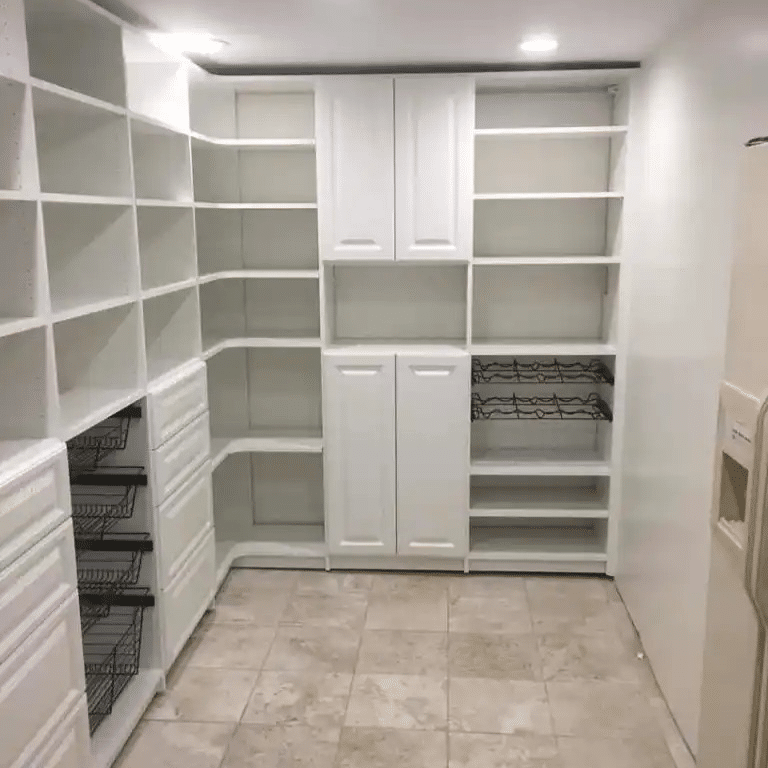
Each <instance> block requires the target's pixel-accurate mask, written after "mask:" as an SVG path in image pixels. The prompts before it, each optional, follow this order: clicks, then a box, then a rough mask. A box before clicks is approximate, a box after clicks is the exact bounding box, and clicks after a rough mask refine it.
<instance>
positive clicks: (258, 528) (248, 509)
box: [213, 453, 325, 557]
mask: <svg viewBox="0 0 768 768" xmlns="http://www.w3.org/2000/svg"><path fill="white" fill-rule="evenodd" d="M213 514H214V520H215V527H216V538H217V542H228V544H229V546H230V547H233V546H234V545H236V544H242V545H243V547H242V548H240V553H239V555H238V556H240V557H243V556H248V555H251V556H277V555H294V556H304V557H308V556H309V557H312V556H320V555H321V554H322V552H323V550H322V549H321V546H322V545H323V543H324V540H325V536H324V519H325V513H324V507H323V459H322V456H321V455H320V454H317V453H255V454H237V455H233V456H229V457H228V458H227V459H226V460H225V461H224V462H222V463H221V464H220V465H219V466H218V467H217V468H216V469H215V470H214V473H213ZM220 555H221V556H222V557H226V556H227V553H226V552H221V551H220Z"/></svg>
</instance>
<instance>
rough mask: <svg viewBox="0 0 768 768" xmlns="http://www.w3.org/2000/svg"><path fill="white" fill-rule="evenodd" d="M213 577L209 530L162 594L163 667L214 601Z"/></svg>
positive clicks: (214, 565)
mask: <svg viewBox="0 0 768 768" xmlns="http://www.w3.org/2000/svg"><path fill="white" fill-rule="evenodd" d="M215 580H216V543H215V541H214V538H213V531H211V533H210V534H208V536H206V537H205V540H204V541H203V542H202V544H201V545H200V547H199V549H198V550H196V551H195V553H194V554H193V555H192V557H191V558H190V559H189V562H188V563H187V564H186V565H185V566H184V568H183V569H182V571H181V573H179V575H178V577H177V578H176V580H175V581H174V582H173V584H171V586H170V587H168V589H166V590H165V591H164V593H163V606H162V609H163V612H164V617H165V622H164V628H165V629H164V634H165V641H164V643H163V647H164V649H165V669H166V670H168V669H169V668H170V666H171V664H173V662H174V661H175V660H176V657H177V656H178V655H179V653H180V652H181V649H182V648H183V647H184V644H185V643H186V642H187V640H188V639H189V637H190V635H191V634H192V632H193V630H194V629H195V627H196V626H197V624H198V622H199V621H200V619H201V618H202V616H203V614H204V613H205V609H206V608H207V607H208V605H209V604H210V602H211V600H213V593H214V583H215Z"/></svg>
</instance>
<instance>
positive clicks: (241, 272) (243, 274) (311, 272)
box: [200, 269, 320, 285]
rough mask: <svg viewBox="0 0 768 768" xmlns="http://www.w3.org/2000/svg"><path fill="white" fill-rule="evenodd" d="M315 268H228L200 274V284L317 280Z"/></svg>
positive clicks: (318, 273)
mask: <svg viewBox="0 0 768 768" xmlns="http://www.w3.org/2000/svg"><path fill="white" fill-rule="evenodd" d="M319 278H320V271H319V270H317V269H230V270H224V271H222V272H212V273H210V274H207V275H200V285H205V284H206V283H215V282H216V281H217V280H318V279H319Z"/></svg>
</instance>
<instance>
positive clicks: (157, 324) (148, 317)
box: [144, 288, 202, 381]
mask: <svg viewBox="0 0 768 768" xmlns="http://www.w3.org/2000/svg"><path fill="white" fill-rule="evenodd" d="M144 338H145V342H146V350H147V376H148V378H149V380H150V381H153V380H154V379H157V378H159V377H160V376H163V375H164V374H166V373H168V372H169V371H172V370H173V369H174V368H177V367H178V366H180V365H183V364H184V363H187V362H189V361H190V360H191V359H193V358H196V357H199V356H200V354H201V352H202V348H201V341H200V307H199V304H198V297H197V290H196V289H194V288H190V289H188V290H185V291H178V292H176V293H169V294H165V295H164V296H158V297H156V298H153V299H145V300H144Z"/></svg>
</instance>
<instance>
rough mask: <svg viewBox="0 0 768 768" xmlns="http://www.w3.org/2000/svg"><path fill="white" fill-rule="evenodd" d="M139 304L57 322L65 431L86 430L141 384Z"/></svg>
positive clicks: (56, 333)
mask: <svg viewBox="0 0 768 768" xmlns="http://www.w3.org/2000/svg"><path fill="white" fill-rule="evenodd" d="M139 327H140V326H139V308H138V306H137V305H135V304H132V305H128V306H123V307H117V308H115V309H111V310H108V311H104V312H98V313H95V314H91V315H87V316H85V317H78V318H75V319H73V320H67V321H65V322H59V323H56V324H55V325H54V327H53V336H54V344H55V347H56V368H57V373H58V384H59V408H60V419H61V431H62V432H63V433H64V435H65V436H66V437H70V436H73V435H75V434H78V433H79V432H82V431H83V429H85V428H87V427H88V426H91V424H93V423H97V422H98V421H101V419H103V418H105V417H106V416H108V415H109V412H110V410H112V411H114V410H117V409H118V408H119V407H120V405H121V404H123V401H124V400H126V398H127V399H129V400H130V398H131V397H132V396H135V394H136V391H137V389H138V388H139V386H140V383H141V378H140V370H141V366H140V365H139V360H140V359H141V358H140V351H139V350H140V344H141V339H140V335H139Z"/></svg>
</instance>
